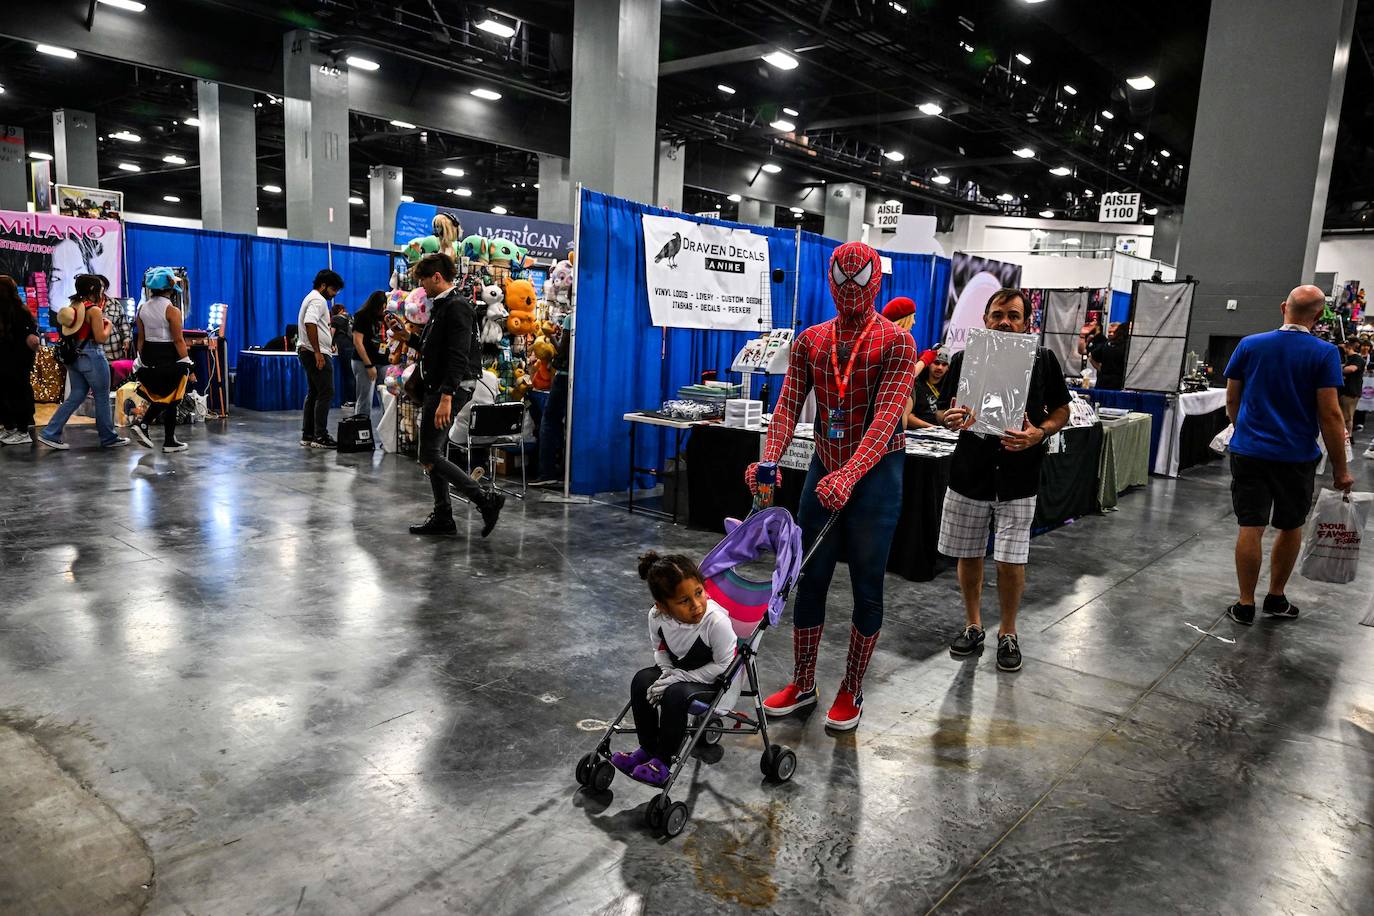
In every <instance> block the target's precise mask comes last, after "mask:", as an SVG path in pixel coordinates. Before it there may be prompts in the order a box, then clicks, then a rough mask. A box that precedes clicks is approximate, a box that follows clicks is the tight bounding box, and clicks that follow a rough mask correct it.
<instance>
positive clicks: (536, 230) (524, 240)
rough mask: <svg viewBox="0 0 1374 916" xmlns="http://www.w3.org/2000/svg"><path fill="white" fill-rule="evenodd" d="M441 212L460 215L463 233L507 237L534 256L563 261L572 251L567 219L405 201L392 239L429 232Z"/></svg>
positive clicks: (402, 239) (398, 240) (399, 240)
mask: <svg viewBox="0 0 1374 916" xmlns="http://www.w3.org/2000/svg"><path fill="white" fill-rule="evenodd" d="M440 212H443V213H448V214H451V215H453V216H454V217H455V218H457V220H458V222H459V223H460V224H462V227H463V237H467V236H469V235H480V236H482V237H483V238H488V239H505V240H507V241H509V242H514V243H515V244H517V245H519V246H520V247H521V248H524V249H526V250H527V251H528V252H529V253H530V256H531V257H535V258H542V259H546V260H551V261H561V260H563V259H564V258H566V257H567V256H568V252H569V251H572V244H573V227H572V226H571V225H569V224H568V223H555V222H552V221H550V220H544V219H522V218H520V217H518V216H501V215H499V214H496V213H478V212H477V211H476V210H459V209H458V208H456V207H437V206H435V205H434V204H421V203H402V204H401V205H400V206H399V207H398V208H397V209H396V235H395V237H394V238H393V239H392V241H393V242H394V243H395V244H397V245H404V244H406V243H407V242H409V241H410V240H411V239H413V238H422V237H424V236H426V235H429V234H430V233H431V232H433V231H434V230H433V229H432V228H431V225H430V224H431V222H432V221H433V220H434V217H435V216H437V215H438V214H439V213H440Z"/></svg>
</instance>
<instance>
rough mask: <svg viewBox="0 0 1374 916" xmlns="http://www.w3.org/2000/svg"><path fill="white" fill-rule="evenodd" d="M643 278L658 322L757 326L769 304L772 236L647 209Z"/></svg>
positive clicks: (685, 325) (663, 324) (692, 325)
mask: <svg viewBox="0 0 1374 916" xmlns="http://www.w3.org/2000/svg"><path fill="white" fill-rule="evenodd" d="M640 219H641V221H642V223H643V226H644V278H645V283H646V285H647V288H648V289H647V291H648V294H649V313H650V315H651V316H652V318H653V323H654V326H655V327H667V328H704V329H706V330H717V331H757V330H759V329H760V328H761V327H762V324H761V321H760V320H761V319H762V317H763V316H764V314H765V312H764V309H765V308H767V307H768V306H769V302H768V297H769V295H770V287H769V283H770V280H769V276H768V264H769V258H768V237H767V236H764V235H756V234H754V233H752V232H750V231H749V230H747V229H731V228H729V227H726V226H713V225H708V224H706V223H696V222H692V221H691V220H685V219H678V218H676V217H672V216H651V215H649V214H647V213H646V214H645V215H644V216H642V217H641V218H640Z"/></svg>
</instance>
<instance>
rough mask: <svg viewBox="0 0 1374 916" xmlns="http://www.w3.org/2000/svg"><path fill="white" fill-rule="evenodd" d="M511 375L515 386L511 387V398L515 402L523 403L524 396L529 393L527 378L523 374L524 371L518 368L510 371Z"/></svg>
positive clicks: (528, 380)
mask: <svg viewBox="0 0 1374 916" xmlns="http://www.w3.org/2000/svg"><path fill="white" fill-rule="evenodd" d="M512 375H513V376H514V377H515V384H514V385H512V386H511V390H510V393H511V397H512V398H514V399H515V400H517V401H523V400H524V399H525V395H527V394H529V391H530V379H529V376H527V375H526V374H525V370H524V369H523V368H521V367H520V366H516V367H515V368H514V369H513V370H512Z"/></svg>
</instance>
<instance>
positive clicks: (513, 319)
mask: <svg viewBox="0 0 1374 916" xmlns="http://www.w3.org/2000/svg"><path fill="white" fill-rule="evenodd" d="M536 303H537V300H536V299H535V297H534V284H533V283H531V282H530V281H528V280H510V281H508V282H507V283H506V311H507V312H509V313H510V317H508V318H507V319H506V331H507V332H508V333H509V334H510V335H511V336H512V337H525V336H528V335H530V334H533V333H535V332H536V331H537V330H539V322H538V320H537V319H536V318H535V317H534V309H535V305H536Z"/></svg>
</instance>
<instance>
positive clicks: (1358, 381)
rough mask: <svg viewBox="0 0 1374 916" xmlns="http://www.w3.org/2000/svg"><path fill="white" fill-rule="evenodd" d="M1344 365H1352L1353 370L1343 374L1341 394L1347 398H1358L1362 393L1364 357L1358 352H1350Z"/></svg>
mask: <svg viewBox="0 0 1374 916" xmlns="http://www.w3.org/2000/svg"><path fill="white" fill-rule="evenodd" d="M1345 365H1346V366H1354V367H1355V371H1354V372H1351V373H1349V374H1347V375H1345V376H1344V385H1343V386H1342V388H1341V394H1343V395H1345V396H1346V397H1348V398H1358V397H1359V396H1360V395H1361V394H1363V393H1364V367H1365V361H1364V357H1363V356H1360V355H1359V354H1358V353H1351V354H1350V355H1349V356H1347V357H1346V358H1345Z"/></svg>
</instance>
